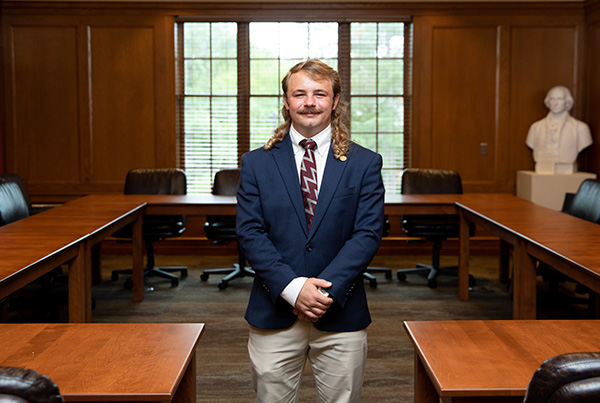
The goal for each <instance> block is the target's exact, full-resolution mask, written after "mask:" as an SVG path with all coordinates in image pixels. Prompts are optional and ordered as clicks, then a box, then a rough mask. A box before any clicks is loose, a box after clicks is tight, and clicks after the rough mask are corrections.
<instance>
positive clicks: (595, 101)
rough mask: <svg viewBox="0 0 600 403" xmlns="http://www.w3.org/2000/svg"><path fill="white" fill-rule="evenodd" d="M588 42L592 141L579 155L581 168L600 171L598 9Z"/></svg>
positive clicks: (599, 13)
mask: <svg viewBox="0 0 600 403" xmlns="http://www.w3.org/2000/svg"><path fill="white" fill-rule="evenodd" d="M588 44H589V46H588V52H587V53H588V57H589V64H588V74H587V77H588V80H587V91H588V97H587V103H586V109H587V113H586V116H587V117H588V124H589V125H590V130H591V131H592V138H593V139H594V143H593V144H592V145H591V146H590V147H589V148H588V149H586V150H584V151H583V152H582V153H581V157H583V159H584V162H585V164H584V165H583V168H584V169H585V170H586V171H588V172H594V173H600V158H599V157H598V156H600V114H599V113H598V111H599V110H600V76H598V74H597V72H598V71H600V11H599V12H598V13H597V14H596V22H595V23H593V24H591V25H590V27H588ZM594 156H595V157H594ZM580 167H581V165H580Z"/></svg>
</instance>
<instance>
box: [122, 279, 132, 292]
mask: <svg viewBox="0 0 600 403" xmlns="http://www.w3.org/2000/svg"><path fill="white" fill-rule="evenodd" d="M123 288H125V289H126V290H131V289H132V288H133V280H132V279H131V277H129V278H128V279H127V280H125V282H124V283H123Z"/></svg>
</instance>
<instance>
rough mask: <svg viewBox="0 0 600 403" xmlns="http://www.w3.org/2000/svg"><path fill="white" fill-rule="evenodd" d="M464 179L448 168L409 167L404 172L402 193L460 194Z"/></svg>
mask: <svg viewBox="0 0 600 403" xmlns="http://www.w3.org/2000/svg"><path fill="white" fill-rule="evenodd" d="M462 192H463V190H462V180H461V178H460V175H459V173H458V172H456V171H452V170H448V169H427V168H407V169H405V170H404V171H403V172H402V194H460V193H462Z"/></svg>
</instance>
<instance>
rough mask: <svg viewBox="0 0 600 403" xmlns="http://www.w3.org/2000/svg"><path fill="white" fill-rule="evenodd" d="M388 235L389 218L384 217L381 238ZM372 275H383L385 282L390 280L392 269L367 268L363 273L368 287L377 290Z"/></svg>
mask: <svg viewBox="0 0 600 403" xmlns="http://www.w3.org/2000/svg"><path fill="white" fill-rule="evenodd" d="M389 233H390V218H389V217H388V215H387V214H386V215H385V221H384V223H383V236H384V237H385V236H388V235H389ZM372 273H384V274H385V278H386V279H387V280H391V279H392V269H390V268H389V267H371V266H369V267H367V270H365V272H364V273H363V278H364V279H365V280H368V281H369V287H371V288H377V279H376V278H375V276H374V275H373V274H372Z"/></svg>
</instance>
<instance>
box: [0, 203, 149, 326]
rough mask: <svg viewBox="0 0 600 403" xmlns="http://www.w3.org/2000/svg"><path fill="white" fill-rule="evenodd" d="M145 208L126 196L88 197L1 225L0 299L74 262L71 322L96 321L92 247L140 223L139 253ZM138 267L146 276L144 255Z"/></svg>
mask: <svg viewBox="0 0 600 403" xmlns="http://www.w3.org/2000/svg"><path fill="white" fill-rule="evenodd" d="M144 205H145V204H144V203H139V201H132V200H127V199H124V198H122V197H120V196H94V197H83V198H80V199H77V200H74V201H72V202H69V203H66V204H64V205H61V206H58V207H55V208H53V209H50V210H47V211H44V212H41V213H39V214H36V215H34V216H31V217H28V218H26V219H23V220H19V221H16V222H13V223H10V224H8V225H5V226H2V227H0V256H2V259H0V298H4V297H7V296H8V295H10V294H11V293H13V292H15V291H16V290H18V289H20V288H22V287H23V286H25V285H27V284H29V283H30V282H32V281H34V280H36V279H38V278H39V277H41V276H42V275H44V274H46V273H48V272H50V271H51V270H53V269H55V268H56V267H58V266H61V265H63V264H68V265H69V266H68V268H69V269H68V270H69V285H68V287H69V321H70V322H90V321H91V315H92V307H91V300H92V293H91V260H92V259H91V250H92V247H93V246H94V245H95V244H97V243H98V242H100V241H101V240H102V239H104V238H105V237H107V236H108V235H110V234H111V233H113V232H114V231H116V230H117V229H119V228H121V227H123V226H125V225H128V224H130V223H134V226H133V227H134V232H136V233H137V234H138V235H137V236H136V237H135V239H136V241H137V242H140V245H139V246H138V245H136V244H135V243H134V250H138V249H140V250H141V246H142V245H141V239H142V237H141V229H142V212H143V208H144ZM133 266H134V267H135V268H136V272H138V273H141V274H142V276H143V267H142V266H143V263H142V255H141V254H139V253H134V254H133ZM140 284H142V282H141V281H139V282H138V286H140ZM141 287H143V284H142V285H141ZM142 293H143V289H142ZM139 294H141V293H140V292H139V290H138V293H137V294H135V296H134V299H135V297H138V298H139ZM142 295H143V294H142ZM140 300H141V299H140Z"/></svg>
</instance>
